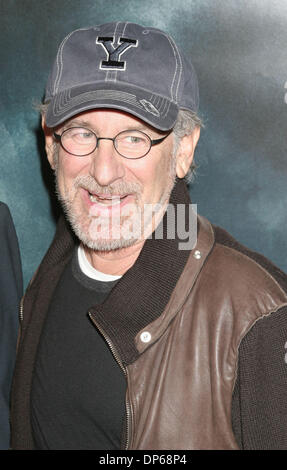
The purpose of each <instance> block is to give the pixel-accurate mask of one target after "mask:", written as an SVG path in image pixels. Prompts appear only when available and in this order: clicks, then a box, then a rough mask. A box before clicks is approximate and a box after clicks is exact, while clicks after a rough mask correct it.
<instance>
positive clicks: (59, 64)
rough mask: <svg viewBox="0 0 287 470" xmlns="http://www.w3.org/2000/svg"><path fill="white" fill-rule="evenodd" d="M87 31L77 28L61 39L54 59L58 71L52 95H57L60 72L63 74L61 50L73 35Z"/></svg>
mask: <svg viewBox="0 0 287 470" xmlns="http://www.w3.org/2000/svg"><path fill="white" fill-rule="evenodd" d="M89 29H91V28H79V29H76V30H75V31H72V32H71V33H70V34H68V36H66V37H65V38H64V39H63V41H62V42H61V44H60V47H59V51H58V54H57V58H56V61H57V66H58V71H57V75H56V79H55V84H54V94H56V93H58V89H59V85H60V81H61V78H62V72H63V48H64V46H65V44H66V42H67V41H68V39H69V38H70V37H71V36H72V35H73V34H74V33H77V32H78V31H88V30H89Z"/></svg>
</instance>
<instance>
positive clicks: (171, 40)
mask: <svg viewBox="0 0 287 470" xmlns="http://www.w3.org/2000/svg"><path fill="white" fill-rule="evenodd" d="M168 40H169V41H170V42H172V44H173V45H174V47H175V49H176V51H177V53H178V57H179V61H180V72H179V77H178V82H177V87H176V95H175V96H176V103H177V102H178V98H177V95H178V88H179V83H180V80H181V75H182V68H183V67H182V59H181V55H180V52H179V49H178V47H177V45H176V43H175V42H174V40H173V39H172V38H169V37H168Z"/></svg>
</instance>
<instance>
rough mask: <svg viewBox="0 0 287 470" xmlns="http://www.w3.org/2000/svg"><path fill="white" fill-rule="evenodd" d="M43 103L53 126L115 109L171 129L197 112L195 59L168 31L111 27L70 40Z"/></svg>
mask: <svg viewBox="0 0 287 470" xmlns="http://www.w3.org/2000/svg"><path fill="white" fill-rule="evenodd" d="M44 102H45V103H49V104H48V108H47V112H46V125H47V126H48V127H56V126H58V125H59V124H61V123H63V122H64V121H65V120H67V119H69V118H71V117H72V116H74V115H75V114H78V113H81V112H84V111H87V110H90V109H99V108H111V109H117V110H121V111H125V112H127V113H130V114H132V115H133V116H136V117H138V118H140V119H141V120H143V121H144V122H146V123H148V124H150V125H151V126H153V127H155V128H157V129H159V130H169V129H172V127H173V126H174V124H175V121H176V118H177V115H178V111H179V109H186V110H190V111H193V112H196V111H197V109H198V102H199V95H198V82H197V77H196V72H195V70H194V68H193V66H192V64H191V62H190V60H189V59H188V58H187V57H184V55H183V53H182V52H181V51H180V49H179V47H178V46H177V45H176V44H175V42H174V40H173V39H172V38H171V37H170V36H169V35H168V34H166V33H165V32H163V31H161V30H159V29H156V28H151V27H145V26H141V25H138V24H135V23H129V22H117V23H107V24H102V25H98V26H94V27H89V28H82V29H77V30H76V31H73V32H71V33H70V34H68V36H66V37H65V39H64V40H63V41H62V43H61V44H60V47H59V49H58V52H57V56H56V59H55V62H54V65H53V67H52V70H51V73H50V76H49V79H48V83H47V87H46V93H45V99H44Z"/></svg>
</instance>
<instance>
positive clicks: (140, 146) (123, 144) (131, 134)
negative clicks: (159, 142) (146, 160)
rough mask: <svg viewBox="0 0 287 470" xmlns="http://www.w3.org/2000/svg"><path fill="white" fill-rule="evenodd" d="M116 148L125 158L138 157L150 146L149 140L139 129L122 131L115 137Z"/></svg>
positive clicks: (147, 150)
mask: <svg viewBox="0 0 287 470" xmlns="http://www.w3.org/2000/svg"><path fill="white" fill-rule="evenodd" d="M114 142H115V147H116V150H117V151H118V152H119V153H120V154H121V155H122V156H123V157H126V158H140V157H143V156H144V155H146V154H147V153H148V152H149V150H150V148H151V140H150V138H149V136H148V135H146V134H145V133H144V132H141V131H123V132H120V133H119V134H118V135H117V136H116V137H115V140H114Z"/></svg>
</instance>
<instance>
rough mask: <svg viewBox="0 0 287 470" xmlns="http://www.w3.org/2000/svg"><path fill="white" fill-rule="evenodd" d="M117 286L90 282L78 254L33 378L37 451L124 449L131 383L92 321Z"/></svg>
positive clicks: (56, 301)
mask: <svg viewBox="0 0 287 470" xmlns="http://www.w3.org/2000/svg"><path fill="white" fill-rule="evenodd" d="M116 283H117V281H112V282H101V281H96V280H93V279H90V278H88V277H87V276H85V275H84V274H83V273H82V272H81V270H80V267H79V264H78V258H77V252H75V255H74V256H73V258H72V260H71V262H70V263H68V265H67V267H66V269H65V271H64V273H63V275H62V277H61V279H60V281H59V283H58V285H57V288H56V292H55V294H54V297H53V301H52V303H51V305H50V308H49V312H48V315H47V318H46V321H45V325H44V328H43V331H42V335H41V339H40V344H39V347H38V354H37V358H36V364H35V368H34V376H33V385H32V402H31V420H32V429H33V436H34V440H35V445H36V448H37V449H101V450H104V449H106V450H111V449H119V448H120V444H121V438H122V432H123V429H124V421H125V392H126V379H125V376H124V373H123V372H122V370H121V369H120V367H119V366H118V364H117V363H116V361H115V359H114V357H113V355H112V353H111V351H110V349H109V347H108V345H107V343H106V341H105V340H104V339H103V337H102V336H101V334H100V333H99V332H98V330H97V329H96V327H95V326H94V324H93V323H92V322H91V320H90V318H89V316H88V310H89V308H90V307H91V306H93V305H96V304H99V303H101V302H103V301H104V300H105V298H106V296H107V295H108V294H109V292H110V291H111V289H112V288H113V287H114V285H115V284H116Z"/></svg>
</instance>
